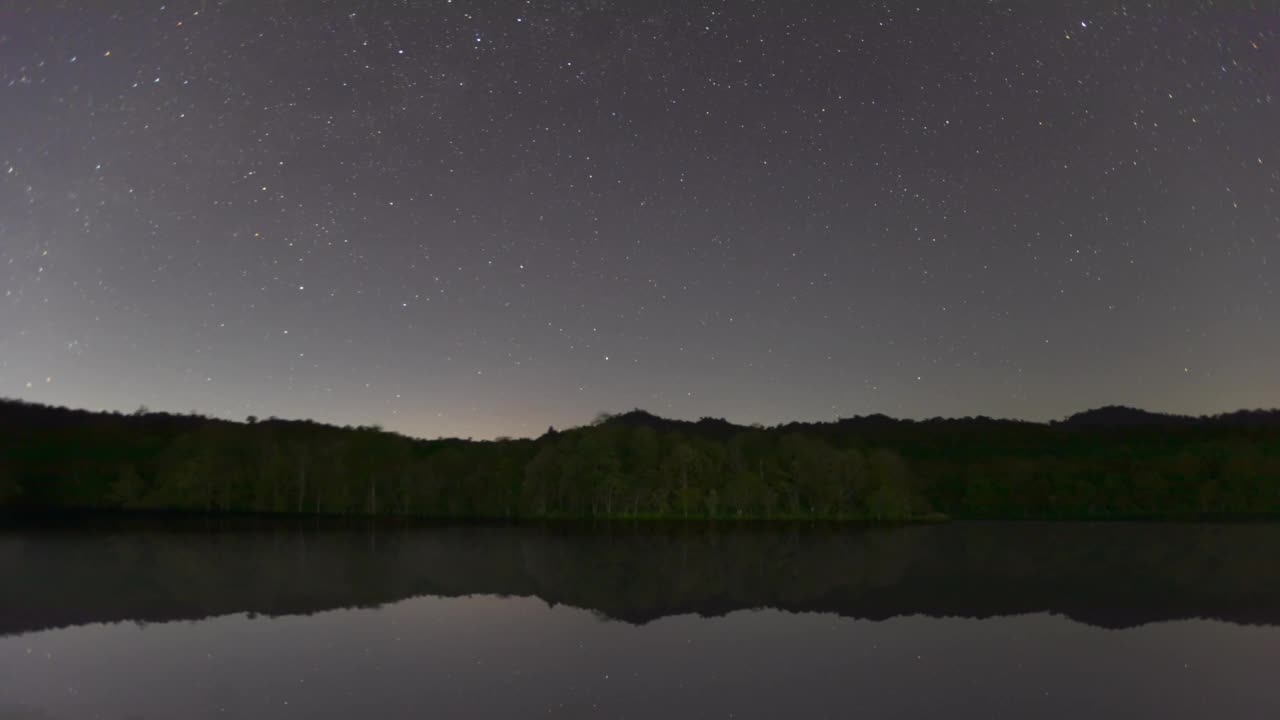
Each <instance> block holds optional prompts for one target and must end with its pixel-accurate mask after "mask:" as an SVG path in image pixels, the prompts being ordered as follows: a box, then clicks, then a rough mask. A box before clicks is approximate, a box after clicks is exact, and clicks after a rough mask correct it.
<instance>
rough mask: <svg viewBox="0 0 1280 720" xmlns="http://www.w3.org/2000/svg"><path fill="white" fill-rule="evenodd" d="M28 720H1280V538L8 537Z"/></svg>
mask: <svg viewBox="0 0 1280 720" xmlns="http://www.w3.org/2000/svg"><path fill="white" fill-rule="evenodd" d="M0 573H2V577H3V583H2V585H0V718H95V717H100V718H366V717H367V718H375V717H376V718H398V717H441V718H463V717H475V718H503V717H512V718H525V717H561V718H595V717H610V718H612V717H624V718H673V717H706V718H783V717H833V718H835V717H840V718H843V717H870V718H877V717H893V718H904V717H931V718H933V717H945V718H992V717H1008V718H1027V717H1036V718H1080V717H1091V718H1096V717H1117V718H1132V717H1144V718H1145V717H1150V718H1208V717H1215V718H1217V717H1239V718H1274V717H1280V683H1277V680H1276V677H1277V675H1276V673H1277V668H1280V526H1272V525H1127V524H1100V525H1094V524H1057V525H1041V524H1006V525H959V524H958V525H948V526H931V527H909V528H898V529H874V530H841V531H831V530H814V529H809V530H801V529H795V528H792V529H777V528H773V529H770V528H753V529H732V530H727V529H724V528H719V529H716V528H684V529H655V528H647V529H638V528H634V527H631V528H627V527H618V526H614V527H609V528H596V529H585V528H435V529H416V530H394V531H392V530H388V529H386V528H378V529H374V528H362V529H357V530H351V529H347V530H333V529H329V530H307V529H300V528H291V529H279V528H277V529H261V528H258V529H245V528H239V529H227V528H221V529H214V528H201V529H199V530H187V531H183V532H174V531H172V530H161V529H154V528H153V529H147V530H141V529H136V528H134V529H128V530H125V529H111V530H106V529H98V530H84V529H81V530H76V531H70V530H66V529H63V530H57V531H49V530H45V531H32V530H9V531H0Z"/></svg>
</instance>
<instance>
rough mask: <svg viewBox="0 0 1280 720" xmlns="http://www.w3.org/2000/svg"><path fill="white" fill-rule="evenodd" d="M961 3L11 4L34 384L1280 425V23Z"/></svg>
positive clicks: (401, 405) (202, 400)
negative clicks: (1139, 414) (1250, 410)
mask: <svg viewBox="0 0 1280 720" xmlns="http://www.w3.org/2000/svg"><path fill="white" fill-rule="evenodd" d="M928 5H929V7H922V8H914V7H908V6H906V5H904V4H901V3H897V2H885V3H853V2H832V3H807V2H781V1H777V2H745V1H744V2H725V3H719V2H678V3H677V2H672V3H665V4H664V3H655V2H647V3H634V4H633V3H615V2H607V1H604V0H586V1H582V2H555V3H545V2H525V3H516V2H465V1H463V0H456V1H454V2H443V1H442V2H417V1H406V2H363V3H354V2H332V1H329V2H319V1H315V0H306V1H303V0H270V1H268V0H253V1H249V0H222V1H221V2H220V1H219V0H194V1H191V2H185V1H183V2H170V3H167V4H164V3H161V2H146V3H143V2H136V1H134V0H120V1H119V2H111V3H91V2H87V1H85V2H53V1H45V0H10V1H9V2H5V3H3V4H0V396H7V397H17V398H23V399H27V400H32V401H38V402H48V403H53V404H65V405H72V406H76V407H89V408H109V409H120V410H125V411H128V410H132V409H134V408H136V407H138V406H139V405H147V406H149V407H151V408H153V409H164V410H171V411H183V412H185V411H188V410H198V411H200V412H204V413H208V414H212V415H217V416H221V417H232V418H243V417H244V416H246V415H249V414H255V415H259V416H269V415H278V416H281V417H311V418H316V419H319V420H323V421H328V422H336V423H351V424H363V423H381V424H383V425H384V426H386V427H388V428H390V429H395V430H399V431H403V432H406V433H410V434H414V435H421V436H431V437H434V436H437V435H452V436H464V437H465V436H474V437H492V436H495V435H502V434H511V435H529V434H537V433H540V432H541V431H542V430H544V429H545V428H546V427H547V426H548V425H556V426H563V425H575V424H581V423H584V422H586V421H589V420H590V419H591V417H592V416H593V415H594V414H595V413H596V412H597V411H602V410H604V411H619V410H627V409H630V408H633V407H641V408H645V409H648V410H650V411H653V412H655V413H659V414H663V415H669V416H674V417H685V418H696V417H699V416H702V415H713V416H720V417H727V418H729V419H731V420H735V421H738V422H753V421H759V422H763V423H766V424H771V423H775V422H780V421H785V420H791V419H806V420H819V419H830V418H835V417H840V416H849V415H857V414H867V413H873V412H884V413H887V414H891V415H895V416H902V417H931V416H938V415H946V416H963V415H979V414H982V415H993V416H1007V417H1020V418H1029V419H1048V418H1055V417H1060V416H1062V415H1065V414H1067V413H1070V412H1072V411H1075V410H1079V409H1083V408H1086V407H1090V406H1095V405H1101V404H1107V403H1124V404H1131V405H1138V406H1143V407H1147V408H1150V409H1154V410H1165V411H1174V412H1190V413H1208V412H1217V411H1221V410H1226V409H1234V408H1239V407H1257V406H1273V405H1280V371H1277V370H1276V367H1277V366H1280V330H1278V329H1277V328H1280V297H1278V296H1277V285H1278V284H1280V276H1278V273H1280V7H1278V6H1277V5H1275V4H1272V3H1269V2H1259V3H1254V4H1252V7H1250V4H1249V3H1244V2H1241V3H1223V4H1220V5H1219V6H1217V7H1215V6H1213V5H1212V4H1208V5H1206V7H1203V8H1200V9H1193V8H1192V7H1191V4H1190V3H1185V4H1184V3H1178V4H1177V5H1176V6H1174V7H1173V8H1162V7H1159V6H1158V7H1157V8H1155V9H1153V8H1151V7H1149V6H1148V4H1146V3H1130V4H1118V3H1077V2H1061V3H1044V2H1025V3H1022V2H1002V3H977V2H972V3H946V4H945V5H946V6H948V7H947V8H946V9H945V10H944V9H940V8H934V7H933V5H934V4H932V3H930V4H928ZM938 5H939V6H941V5H944V4H941V3H940V4H938ZM1159 5H1163V4H1159Z"/></svg>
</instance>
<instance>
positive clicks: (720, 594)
mask: <svg viewBox="0 0 1280 720" xmlns="http://www.w3.org/2000/svg"><path fill="white" fill-rule="evenodd" d="M1278 549H1280V527H1273V526H1269V525H1133V524H1012V525H948V526H917V527H908V528H897V529H888V528H886V529H871V530H864V531H840V532H828V531H824V530H822V529H798V528H794V527H792V528H785V527H765V526H762V527H757V528H752V529H742V528H738V529H729V530H726V529H724V528H716V527H714V526H700V527H698V526H683V527H679V528H670V529H658V528H654V527H652V526H642V527H637V526H634V525H630V526H627V525H611V526H606V527H603V528H597V529H595V530H588V529H586V528H583V527H580V526H556V527H552V528H545V529H538V528H514V527H507V528H457V527H455V528H439V529H430V530H416V531H412V530H396V529H390V528H380V529H377V530H376V531H375V530H371V529H366V530H362V531H329V532H315V531H307V530H300V529H297V528H292V529H290V530H287V531H283V530H282V531H243V532H177V533H173V532H156V531H135V532H106V533H100V532H55V533H47V534H36V535H32V534H17V533H10V534H7V535H4V536H0V570H2V571H3V572H4V574H5V577H9V578H24V579H26V581H25V582H22V583H5V584H4V585H3V587H0V631H2V632H10V633H11V632H21V631H27V630H35V629H40V628H45V627H51V626H57V625H64V624H75V623H84V622H92V621H112V620H146V621H163V620H171V619H179V618H196V617H204V616H209V615H219V614H225V613H234V612H257V613H265V614H284V613H304V612H314V611H319V610H326V609H331V608H336V607H347V606H368V605H376V604H380V603H387V602H393V601H396V600H400V599H403V598H406V597H411V596H415V595H423V594H431V595H442V596H461V595H469V594H476V593H485V594H500V595H519V596H537V597H540V598H542V599H544V600H546V601H548V602H554V603H564V604H569V605H573V606H578V607H583V608H589V609H592V610H595V611H597V612H599V613H600V614H602V615H603V616H606V617H609V618H614V619H618V620H623V621H628V622H645V621H648V620H652V619H655V618H658V617H662V616H665V615H669V614H673V613H690V612H693V613H703V614H717V613H723V612H727V611H731V610H736V609H744V608H757V607H776V608H782V609H786V610H792V611H820V612H834V613H840V614H844V615H849V616H854V617H864V618H871V619H880V618H886V617H891V616H895V615H902V614H912V613H925V614H929V615H939V616H943V615H962V616H975V617H986V616H992V615H1001V614H1008V613H1024V612H1040V611H1051V612H1058V613H1063V614H1066V615H1069V616H1071V617H1074V618H1076V619H1078V620H1081V621H1085V622H1090V623H1094V624H1099V625H1104V626H1127V625H1132V624H1137V623H1143V622H1149V621H1155V620H1163V619H1171V618H1179V617H1199V616H1208V617H1217V618H1222V619H1225V620H1231V621H1237V622H1261V623H1280V567H1277V566H1276V565H1275V563H1274V561H1273V558H1274V556H1275V553H1276V551H1277V550H1278Z"/></svg>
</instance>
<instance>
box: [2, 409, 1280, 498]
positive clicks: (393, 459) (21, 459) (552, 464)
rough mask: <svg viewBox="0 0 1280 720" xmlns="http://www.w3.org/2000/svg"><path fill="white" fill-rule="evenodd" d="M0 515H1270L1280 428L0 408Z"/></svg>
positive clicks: (1279, 480)
mask: <svg viewBox="0 0 1280 720" xmlns="http://www.w3.org/2000/svg"><path fill="white" fill-rule="evenodd" d="M0 409H2V410H3V411H4V412H3V414H0V431H3V432H2V433H0V507H5V506H8V507H24V508H32V509H39V508H73V507H74V508H124V509H175V510H197V511H221V512H264V513H292V514H328V515H415V516H430V517H449V518H543V517H547V518H551V517H636V518H639V517H646V518H678V519H697V518H794V519H823V518H827V519H832V518H846V519H864V520H874V521H894V520H906V519H921V518H926V517H938V516H939V514H945V515H947V516H950V517H975V518H1105V517H1157V516H1161V517H1167V516H1184V515H1193V514H1219V515H1253V514H1274V513H1280V424H1269V425H1268V424H1262V425H1257V426H1240V427H1236V426H1217V425H1212V424H1202V425H1192V424H1187V425H1178V426H1172V427H1160V428H1153V427H1137V428H1119V429H1117V428H1111V429H1102V428H1085V429H1081V428H1065V427H1058V426H1046V425H1035V424H1031V423H1008V422H997V421H953V422H945V423H944V422H932V421H931V422H927V423H900V422H896V421H891V420H888V419H872V420H871V421H864V422H862V423H861V424H840V423H836V424H817V425H792V426H787V427H782V428H772V429H767V428H759V427H740V426H735V425H731V424H729V423H725V422H723V421H715V420H702V421H699V422H698V423H680V422H677V421H669V420H663V419H661V418H655V417H654V416H651V415H647V414H644V413H638V412H637V413H627V414H624V415H603V414H602V415H601V416H600V417H599V418H598V419H597V420H596V421H595V422H593V423H592V424H591V425H589V426H587V427H581V428H575V429H571V430H566V431H562V432H555V431H548V433H546V434H545V435H543V436H542V437H540V438H538V439H536V440H519V439H517V440H512V439H504V440H500V441H494V442H471V441H463V440H434V441H423V440H413V439H410V438H406V437H403V436H400V435H395V434H392V433H388V432H383V431H381V430H378V429H377V428H371V427H364V428H354V429H352V428H335V427H331V426H325V425H319V424H316V423H310V422H292V421H282V420H276V419H269V420H261V421H257V422H251V423H234V422H226V421H221V420H211V419H207V418H201V417H196V416H174V415H159V414H145V413H143V414H134V415H121V414H106V413H96V414H95V413H87V412H78V411H69V410H61V409H54V408H43V407H40V406H31V405H25V404H20V403H0Z"/></svg>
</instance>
